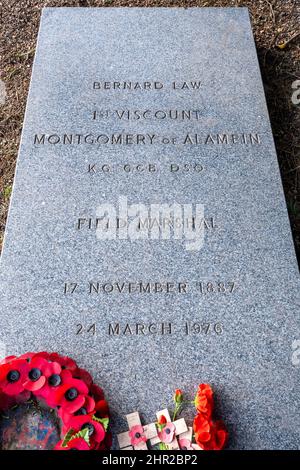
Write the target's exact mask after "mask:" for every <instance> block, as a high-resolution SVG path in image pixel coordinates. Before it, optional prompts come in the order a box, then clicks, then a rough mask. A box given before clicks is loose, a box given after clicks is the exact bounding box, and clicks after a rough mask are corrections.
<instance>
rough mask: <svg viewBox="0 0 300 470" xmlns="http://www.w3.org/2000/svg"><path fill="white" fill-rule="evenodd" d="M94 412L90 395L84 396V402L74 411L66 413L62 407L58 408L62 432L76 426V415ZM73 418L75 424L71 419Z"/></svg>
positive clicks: (93, 404)
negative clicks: (62, 425) (62, 426)
mask: <svg viewBox="0 0 300 470" xmlns="http://www.w3.org/2000/svg"><path fill="white" fill-rule="evenodd" d="M63 372H68V371H63ZM94 413H95V400H94V399H93V398H92V397H90V396H88V395H87V396H86V397H85V402H84V403H83V405H82V407H80V408H79V409H78V410H76V411H74V413H68V412H67V411H66V410H65V408H64V407H61V408H60V409H59V410H58V416H59V417H60V419H61V420H62V422H63V424H64V428H63V430H62V432H63V434H65V433H67V432H68V429H74V427H75V426H76V418H77V417H78V416H86V415H90V416H93V415H94ZM74 420H75V424H74V423H73V421H74Z"/></svg>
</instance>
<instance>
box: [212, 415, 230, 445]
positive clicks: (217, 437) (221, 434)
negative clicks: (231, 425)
mask: <svg viewBox="0 0 300 470" xmlns="http://www.w3.org/2000/svg"><path fill="white" fill-rule="evenodd" d="M227 440H228V432H227V430H226V428H225V425H224V423H223V421H215V422H214V425H213V435H212V441H211V450H222V449H224V447H225V445H226V443H227Z"/></svg>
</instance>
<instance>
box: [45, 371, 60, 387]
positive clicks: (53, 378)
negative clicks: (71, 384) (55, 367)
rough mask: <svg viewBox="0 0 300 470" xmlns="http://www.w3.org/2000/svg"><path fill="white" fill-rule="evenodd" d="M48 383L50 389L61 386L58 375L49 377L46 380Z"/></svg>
mask: <svg viewBox="0 0 300 470" xmlns="http://www.w3.org/2000/svg"><path fill="white" fill-rule="evenodd" d="M48 383H49V385H51V387H58V386H59V385H60V384H61V377H60V375H58V374H52V375H50V377H49V379H48Z"/></svg>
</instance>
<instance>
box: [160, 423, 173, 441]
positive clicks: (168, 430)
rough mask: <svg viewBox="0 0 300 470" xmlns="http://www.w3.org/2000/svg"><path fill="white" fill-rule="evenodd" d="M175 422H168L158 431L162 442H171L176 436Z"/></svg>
mask: <svg viewBox="0 0 300 470" xmlns="http://www.w3.org/2000/svg"><path fill="white" fill-rule="evenodd" d="M175 431H176V428H175V424H174V423H166V424H165V426H164V427H163V429H162V430H161V431H160V430H159V431H158V433H157V434H158V437H159V438H160V440H161V442H164V443H165V444H170V443H171V442H172V441H173V439H174V436H175Z"/></svg>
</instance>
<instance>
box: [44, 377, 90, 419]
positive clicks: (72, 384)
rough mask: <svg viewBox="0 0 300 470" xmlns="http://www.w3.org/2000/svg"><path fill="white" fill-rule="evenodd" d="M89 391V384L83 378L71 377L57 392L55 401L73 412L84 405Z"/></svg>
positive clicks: (67, 410) (68, 411)
mask: <svg viewBox="0 0 300 470" xmlns="http://www.w3.org/2000/svg"><path fill="white" fill-rule="evenodd" d="M88 391H89V389H88V387H87V385H86V384H85V383H84V382H83V381H82V380H78V379H73V378H71V379H69V380H68V381H67V383H66V384H65V385H63V386H62V387H59V389H58V390H57V391H56V392H55V394H54V397H53V398H54V402H55V403H56V405H59V406H61V407H63V408H64V410H65V411H66V412H67V413H70V414H72V413H75V411H77V410H79V408H81V407H82V406H83V405H84V403H85V399H86V395H87V394H88Z"/></svg>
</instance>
